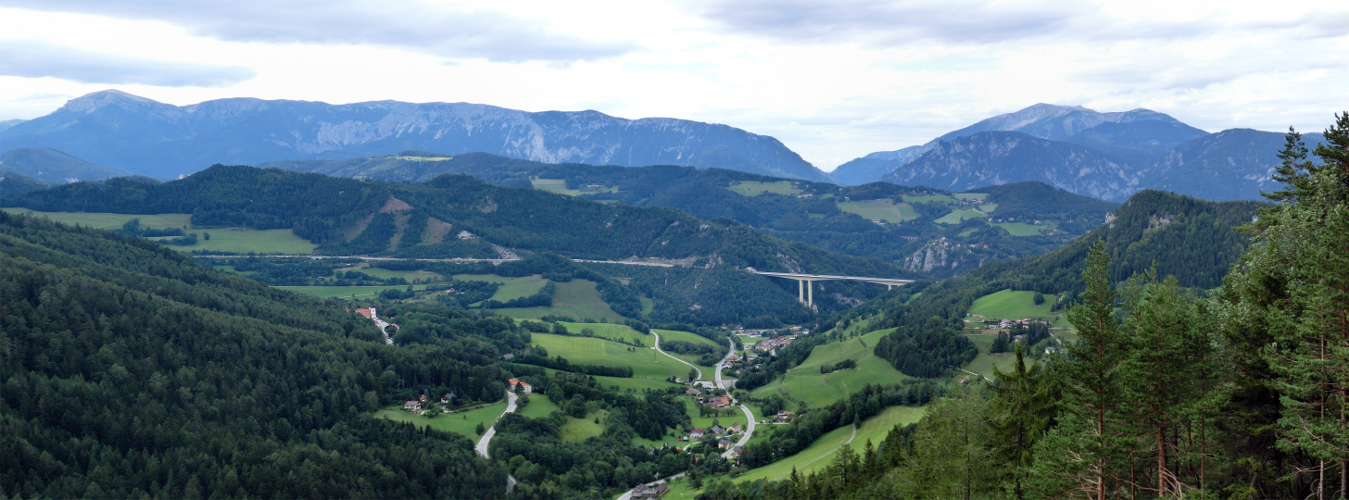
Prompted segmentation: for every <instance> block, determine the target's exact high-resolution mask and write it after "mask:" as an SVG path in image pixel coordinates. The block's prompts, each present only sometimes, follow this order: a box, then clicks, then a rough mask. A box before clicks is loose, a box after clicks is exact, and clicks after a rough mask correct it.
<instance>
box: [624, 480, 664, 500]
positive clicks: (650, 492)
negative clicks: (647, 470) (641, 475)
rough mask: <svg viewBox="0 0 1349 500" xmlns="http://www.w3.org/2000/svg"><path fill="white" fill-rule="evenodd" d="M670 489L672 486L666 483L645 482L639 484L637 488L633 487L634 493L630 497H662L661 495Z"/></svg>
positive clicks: (637, 499) (646, 499) (646, 498)
mask: <svg viewBox="0 0 1349 500" xmlns="http://www.w3.org/2000/svg"><path fill="white" fill-rule="evenodd" d="M669 489H670V486H669V485H666V484H665V483H660V484H643V485H639V486H637V487H636V488H633V489H632V495H631V496H629V497H628V498H631V499H632V500H651V499H658V498H660V497H661V495H664V494H665V492H666V491H668V490H669Z"/></svg>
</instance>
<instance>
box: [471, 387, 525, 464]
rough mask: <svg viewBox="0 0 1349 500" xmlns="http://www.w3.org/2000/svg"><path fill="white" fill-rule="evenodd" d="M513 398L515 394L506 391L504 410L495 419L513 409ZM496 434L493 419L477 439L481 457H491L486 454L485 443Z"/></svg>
mask: <svg viewBox="0 0 1349 500" xmlns="http://www.w3.org/2000/svg"><path fill="white" fill-rule="evenodd" d="M515 399H516V396H515V393H514V392H510V391H506V411H503V412H501V415H500V416H498V417H497V420H501V417H504V416H506V414H507V413H510V412H513V411H515ZM496 434H497V423H496V420H493V421H492V427H491V428H488V429H487V432H484V433H482V439H480V440H478V446H477V450H478V454H479V455H482V457H483V458H491V457H489V456H487V444H488V443H490V442H491V441H492V436H495V435H496Z"/></svg>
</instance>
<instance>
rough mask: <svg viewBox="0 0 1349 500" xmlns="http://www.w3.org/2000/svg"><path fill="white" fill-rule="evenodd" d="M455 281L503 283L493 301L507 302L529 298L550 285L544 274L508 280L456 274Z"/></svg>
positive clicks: (492, 275) (493, 296) (489, 275)
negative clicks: (544, 286)
mask: <svg viewBox="0 0 1349 500" xmlns="http://www.w3.org/2000/svg"><path fill="white" fill-rule="evenodd" d="M454 279H456V280H459V281H486V282H488V283H501V287H499V288H497V293H496V294H494V295H492V300H497V301H501V302H505V301H508V300H511V299H518V298H520V297H528V296H530V295H534V294H536V293H539V289H540V288H543V285H546V284H548V280H546V279H543V275H542V274H535V275H533V276H522V277H519V278H507V277H504V276H497V275H495V274H456V275H454Z"/></svg>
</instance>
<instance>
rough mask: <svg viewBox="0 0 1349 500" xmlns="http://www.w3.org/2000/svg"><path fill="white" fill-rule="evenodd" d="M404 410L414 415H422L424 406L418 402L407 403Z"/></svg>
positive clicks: (404, 404)
mask: <svg viewBox="0 0 1349 500" xmlns="http://www.w3.org/2000/svg"><path fill="white" fill-rule="evenodd" d="M403 409H404V410H407V411H410V412H412V413H421V411H422V404H421V402H418V401H407V402H405V403H403Z"/></svg>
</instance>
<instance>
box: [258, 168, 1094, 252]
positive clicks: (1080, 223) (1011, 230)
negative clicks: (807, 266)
mask: <svg viewBox="0 0 1349 500" xmlns="http://www.w3.org/2000/svg"><path fill="white" fill-rule="evenodd" d="M264 166H275V167H280V168H284V169H288V170H295V171H302V172H318V173H324V174H328V175H337V176H344V177H355V178H364V179H377V180H389V181H427V180H430V179H432V178H434V177H435V176H437V175H440V174H442V173H464V174H469V175H472V176H474V177H476V178H478V179H482V180H484V181H486V182H489V183H492V184H496V185H499V186H509V187H522V188H529V187H534V188H536V189H541V190H549V191H553V192H558V193H565V194H568V195H571V196H576V197H583V198H589V199H592V200H599V201H605V202H608V201H618V202H621V203H626V204H631V205H638V206H662V207H670V208H674V209H678V210H681V211H684V212H687V213H690V214H693V215H695V216H697V217H699V218H702V219H705V220H716V219H730V220H735V221H737V222H740V223H743V224H746V225H749V226H752V227H754V228H756V229H759V230H761V231H763V232H765V233H768V234H771V235H774V236H777V237H780V238H783V239H787V240H792V241H798V242H802V243H807V244H810V245H814V246H818V247H820V248H824V249H826V250H830V251H833V252H838V253H843V254H847V255H855V256H866V257H877V258H880V259H884V260H887V261H890V262H894V263H897V264H901V265H904V266H905V267H907V268H909V269H911V270H915V271H923V272H925V273H931V274H932V275H935V276H940V277H945V276H952V275H955V274H958V273H960V272H964V271H967V270H969V269H973V268H976V267H978V266H979V265H980V264H982V263H987V262H994V261H999V260H1008V259H1015V258H1024V257H1029V256H1033V255H1039V254H1042V253H1044V252H1047V251H1049V250H1052V249H1054V248H1058V247H1059V246H1062V245H1063V244H1065V243H1067V242H1068V241H1069V240H1071V239H1072V238H1074V237H1076V236H1078V235H1081V234H1083V233H1085V232H1087V231H1089V230H1091V229H1092V228H1094V227H1096V226H1097V225H1099V224H1100V223H1101V222H1102V221H1103V219H1104V215H1105V213H1106V212H1108V211H1110V210H1112V209H1113V207H1114V206H1116V204H1115V203H1111V202H1105V201H1100V200H1096V199H1092V198H1089V197H1086V196H1081V195H1076V194H1072V193H1069V192H1067V191H1063V190H1061V189H1056V188H1052V187H1049V186H1048V185H1045V184H1042V183H1038V182H1021V183H1011V184H1006V185H1002V186H992V187H990V188H986V189H985V188H979V189H976V190H975V191H977V192H979V193H984V194H987V195H988V196H987V197H983V196H974V195H971V196H962V197H960V199H957V198H956V197H953V196H952V195H953V193H951V192H949V191H945V190H940V189H931V188H925V187H904V186H894V185H890V184H869V185H864V186H854V187H839V186H836V185H834V184H828V183H818V182H807V181H799V180H788V179H781V178H775V177H765V176H760V175H755V174H749V173H745V172H737V171H731V170H722V169H706V170H698V169H694V168H687V167H675V166H651V167H635V168H634V167H615V166H594V165H581V164H574V163H567V164H547V163H538V162H531V161H525V160H518V159H512V158H504V157H500V156H494V155H489V154H485V153H468V154H460V155H444V154H438V153H430V152H425V151H404V152H402V153H400V154H398V155H394V156H382V157H372V158H356V159H348V160H314V161H287V162H276V163H270V164H266V165H264ZM983 198H986V199H983ZM978 199H982V201H983V203H977V204H976V203H973V202H972V201H973V200H978Z"/></svg>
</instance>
